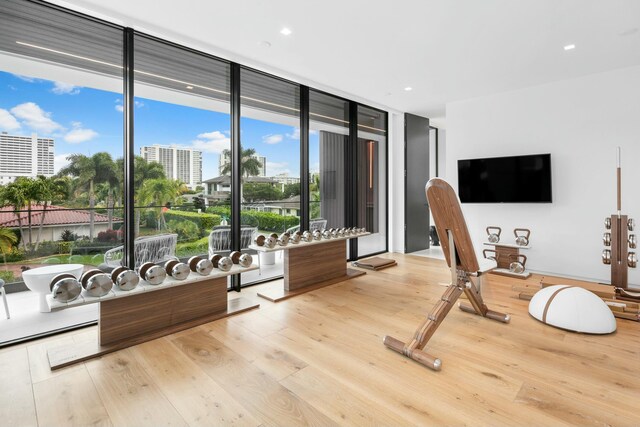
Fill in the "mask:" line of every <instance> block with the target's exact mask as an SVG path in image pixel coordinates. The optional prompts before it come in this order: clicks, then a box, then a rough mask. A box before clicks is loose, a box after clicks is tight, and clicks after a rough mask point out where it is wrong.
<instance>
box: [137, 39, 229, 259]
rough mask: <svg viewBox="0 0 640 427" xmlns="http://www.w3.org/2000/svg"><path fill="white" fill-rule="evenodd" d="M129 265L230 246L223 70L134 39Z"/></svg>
mask: <svg viewBox="0 0 640 427" xmlns="http://www.w3.org/2000/svg"><path fill="white" fill-rule="evenodd" d="M134 78H135V85H134V93H135V99H134V106H133V117H134V130H135V135H134V136H135V137H134V141H135V144H134V152H135V154H136V158H135V174H134V176H135V182H134V186H135V205H136V210H135V233H136V237H137V239H136V242H135V245H134V247H135V254H136V265H140V264H141V263H143V262H147V261H151V262H163V261H166V260H168V259H169V258H172V257H178V258H186V257H190V256H193V255H204V256H206V255H207V254H208V253H209V252H212V253H213V252H216V253H218V252H228V251H229V250H230V249H231V246H230V245H231V230H230V224H229V222H228V219H229V217H230V215H231V201H230V200H231V187H230V175H231V167H230V166H231V165H230V163H229V162H228V153H229V151H230V149H231V143H230V129H229V127H230V104H229V92H230V66H229V63H228V62H225V61H221V60H218V59H215V58H212V57H209V56H206V55H202V54H199V53H195V52H192V51H189V50H185V49H183V48H180V47H176V46H174V45H171V44H168V43H165V42H163V41H159V40H157V39H152V38H149V37H147V36H144V35H140V34H136V35H135V38H134Z"/></svg>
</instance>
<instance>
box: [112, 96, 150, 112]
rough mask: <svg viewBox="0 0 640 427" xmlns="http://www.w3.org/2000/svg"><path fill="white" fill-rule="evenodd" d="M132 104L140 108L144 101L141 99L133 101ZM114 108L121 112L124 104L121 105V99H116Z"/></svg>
mask: <svg viewBox="0 0 640 427" xmlns="http://www.w3.org/2000/svg"><path fill="white" fill-rule="evenodd" d="M133 105H134V106H135V107H136V108H142V107H144V102H142V101H133ZM115 109H116V111H117V112H119V113H122V112H123V111H124V106H123V105H122V99H116V106H115Z"/></svg>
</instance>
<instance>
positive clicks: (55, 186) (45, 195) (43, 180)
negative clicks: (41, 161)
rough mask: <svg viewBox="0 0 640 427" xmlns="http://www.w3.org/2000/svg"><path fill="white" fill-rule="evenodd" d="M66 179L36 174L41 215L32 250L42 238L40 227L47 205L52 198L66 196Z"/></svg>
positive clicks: (51, 201) (35, 185)
mask: <svg viewBox="0 0 640 427" xmlns="http://www.w3.org/2000/svg"><path fill="white" fill-rule="evenodd" d="M67 186H68V180H65V179H64V178H47V177H45V176H42V175H40V176H38V179H37V180H36V181H35V183H34V187H35V188H36V189H37V196H38V197H37V201H38V202H40V203H42V215H41V216H40V225H38V236H37V237H36V246H35V248H34V249H33V250H34V252H35V251H37V250H38V246H40V239H41V238H42V227H43V225H44V220H45V216H46V215H47V207H48V206H49V204H50V203H53V201H54V200H57V199H63V200H64V198H65V197H66V196H68V187H67Z"/></svg>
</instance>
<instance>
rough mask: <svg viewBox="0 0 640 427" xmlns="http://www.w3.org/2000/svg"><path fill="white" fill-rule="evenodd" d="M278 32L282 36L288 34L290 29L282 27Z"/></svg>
mask: <svg viewBox="0 0 640 427" xmlns="http://www.w3.org/2000/svg"><path fill="white" fill-rule="evenodd" d="M280 34H282V35H284V36H288V35H289V34H291V30H290V29H289V28H287V27H284V28H283V29H281V30H280Z"/></svg>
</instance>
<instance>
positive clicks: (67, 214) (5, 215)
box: [0, 205, 122, 228]
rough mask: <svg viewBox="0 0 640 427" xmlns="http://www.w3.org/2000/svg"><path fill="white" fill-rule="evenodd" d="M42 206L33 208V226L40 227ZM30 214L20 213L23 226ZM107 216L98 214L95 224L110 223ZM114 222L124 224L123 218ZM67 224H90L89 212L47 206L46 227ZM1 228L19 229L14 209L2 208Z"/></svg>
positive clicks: (0, 210) (95, 217)
mask: <svg viewBox="0 0 640 427" xmlns="http://www.w3.org/2000/svg"><path fill="white" fill-rule="evenodd" d="M43 208H44V207H43V206H42V205H32V206H31V224H32V225H40V220H41V218H42V214H43ZM28 216H29V215H28V212H27V211H26V210H23V211H21V212H20V217H21V219H22V226H23V227H24V226H26V225H27V222H28V221H29V219H28ZM108 221H109V218H108V216H107V215H104V214H99V213H96V214H95V215H94V222H95V223H96V224H98V223H104V222H108ZM113 222H122V218H116V217H114V218H113ZM67 224H89V210H88V209H87V210H77V209H70V208H65V207H62V206H47V211H46V215H45V217H44V225H45V226H47V225H67ZM0 226H2V227H9V228H11V227H18V217H17V216H16V214H15V213H13V207H11V206H5V207H2V208H0Z"/></svg>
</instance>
